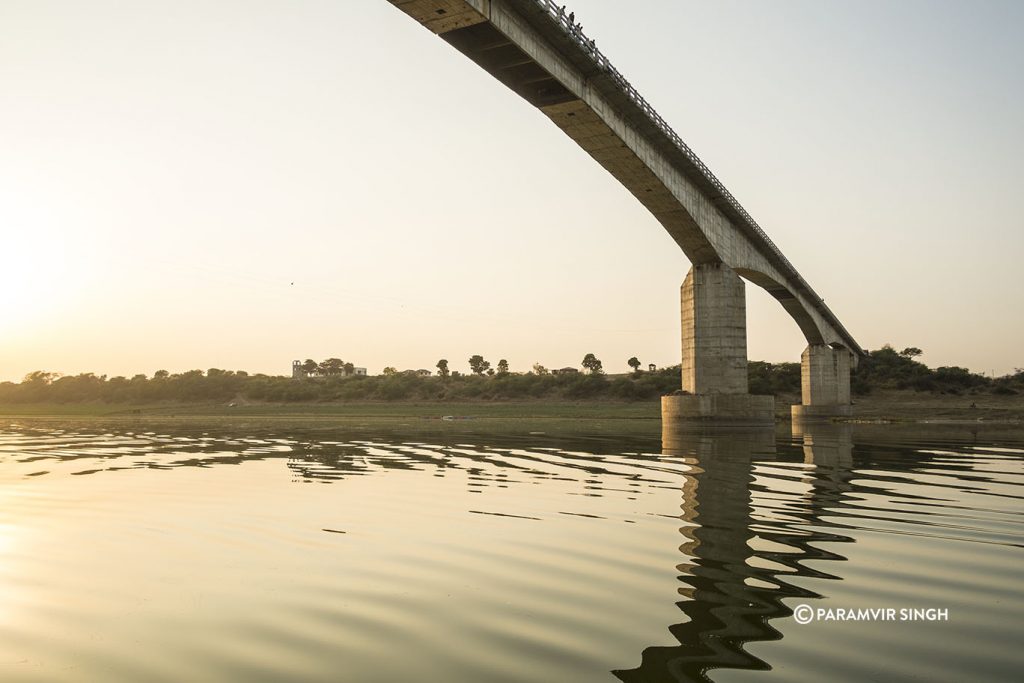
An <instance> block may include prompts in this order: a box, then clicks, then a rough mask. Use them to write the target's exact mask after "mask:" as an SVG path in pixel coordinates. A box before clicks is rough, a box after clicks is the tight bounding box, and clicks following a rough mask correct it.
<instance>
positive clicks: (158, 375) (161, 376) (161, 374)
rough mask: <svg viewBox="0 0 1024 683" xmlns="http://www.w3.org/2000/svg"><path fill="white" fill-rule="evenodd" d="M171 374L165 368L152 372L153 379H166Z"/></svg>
mask: <svg viewBox="0 0 1024 683" xmlns="http://www.w3.org/2000/svg"><path fill="white" fill-rule="evenodd" d="M170 376H171V373H169V372H167V371H166V370H157V371H156V372H154V373H153V379H167V378H168V377H170Z"/></svg>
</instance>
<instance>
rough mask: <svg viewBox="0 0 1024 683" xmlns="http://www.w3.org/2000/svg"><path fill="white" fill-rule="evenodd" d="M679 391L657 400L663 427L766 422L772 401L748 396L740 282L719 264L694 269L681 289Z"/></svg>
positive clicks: (744, 311)
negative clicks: (671, 424) (680, 388)
mask: <svg viewBox="0 0 1024 683" xmlns="http://www.w3.org/2000/svg"><path fill="white" fill-rule="evenodd" d="M680 302H681V304H682V330H683V335H682V342H683V362H682V383H683V389H682V391H681V392H678V393H677V394H675V395H672V396H663V397H662V399H661V418H662V420H663V421H665V422H689V421H695V420H696V421H701V422H722V423H742V424H762V423H771V422H772V421H773V420H774V413H775V400H774V398H772V397H771V396H751V395H750V394H748V393H747V306H746V291H745V286H744V284H743V280H741V279H740V277H739V276H738V275H737V274H736V273H735V272H733V270H732V269H731V268H729V267H728V266H725V265H722V264H705V265H697V266H693V267H692V268H690V272H689V273H688V274H687V276H686V280H685V281H684V282H683V286H682V289H681V290H680Z"/></svg>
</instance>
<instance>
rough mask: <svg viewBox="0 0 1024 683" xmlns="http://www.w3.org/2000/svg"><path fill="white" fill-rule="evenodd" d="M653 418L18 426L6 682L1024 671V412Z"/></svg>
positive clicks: (0, 670) (3, 429)
mask: <svg viewBox="0 0 1024 683" xmlns="http://www.w3.org/2000/svg"><path fill="white" fill-rule="evenodd" d="M626 427H627V425H626V424H625V423H623V426H622V428H621V429H619V428H618V427H616V426H615V425H614V424H612V425H611V426H609V425H608V424H603V425H602V426H601V429H600V430H597V429H590V428H589V427H588V425H587V424H586V423H573V424H571V425H565V429H561V428H560V426H559V425H558V424H557V423H553V422H552V423H549V425H548V427H546V428H544V429H539V430H532V431H529V432H528V431H526V429H525V427H524V428H522V429H518V428H517V427H516V426H515V425H512V426H508V425H506V426H504V427H501V428H492V427H490V426H487V424H486V423H480V424H479V425H475V424H473V423H471V422H466V423H461V424H444V423H439V422H437V423H434V424H431V425H429V429H424V428H421V426H420V425H417V424H408V425H394V424H385V423H382V424H377V425H374V424H360V425H355V424H351V425H342V426H337V425H333V426H332V425H329V424H326V423H325V422H320V423H317V424H314V425H303V424H300V423H291V422H287V421H280V422H265V423H259V422H249V423H244V422H236V423H234V424H230V423H220V424H207V425H203V424H198V423H188V422H182V423H170V422H168V423H152V424H149V423H144V422H139V423H127V422H122V423H112V424H105V425H99V424H96V423H89V422H82V423H74V422H67V423H62V422H55V421H42V420H36V421H33V420H21V421H15V422H10V421H8V422H4V423H0V680H3V681H147V682H148V681H223V680H239V681H358V682H361V683H363V682H372V681H406V680H415V681H445V682H452V681H486V682H500V681H557V682H565V681H602V680H605V681H615V680H622V681H707V680H711V681H747V680H755V681H798V682H799V681H823V680H830V681H863V680H877V681H912V680H917V681H982V680H985V681H1017V680H1020V676H1021V671H1022V670H1024V648H1022V644H1024V625H1022V623H1024V622H1022V615H1024V592H1022V588H1024V563H1022V560H1024V504H1022V497H1024V435H1021V434H1020V433H1013V432H1010V431H999V430H995V431H992V430H980V431H979V429H977V428H976V429H968V428H966V427H950V428H945V429H940V428H938V427H934V428H927V429H918V430H913V431H908V430H905V429H899V428H895V427H888V428H887V427H874V428H868V427H864V428H857V429H853V428H851V427H848V426H837V425H831V426H822V427H817V428H805V429H803V430H801V429H794V430H792V431H791V429H790V428H789V427H786V428H785V429H784V431H782V432H779V431H774V432H773V431H768V432H758V431H746V432H737V433H704V434H692V433H678V434H676V433H666V434H661V433H659V432H658V431H657V430H658V427H657V426H653V427H652V426H650V425H646V426H645V425H640V426H637V425H628V428H626ZM868 610H875V611H874V612H868ZM889 610H891V611H889ZM808 615H809V616H810V622H809V623H800V622H802V621H807V618H808ZM851 615H852V618H851ZM798 617H800V618H799V619H798Z"/></svg>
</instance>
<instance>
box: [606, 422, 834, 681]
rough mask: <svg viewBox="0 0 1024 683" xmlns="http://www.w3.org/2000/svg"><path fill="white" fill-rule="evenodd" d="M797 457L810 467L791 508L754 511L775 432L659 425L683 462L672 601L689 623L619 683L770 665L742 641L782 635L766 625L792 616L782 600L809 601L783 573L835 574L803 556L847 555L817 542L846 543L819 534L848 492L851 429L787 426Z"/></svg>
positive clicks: (761, 504)
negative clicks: (760, 476)
mask: <svg viewBox="0 0 1024 683" xmlns="http://www.w3.org/2000/svg"><path fill="white" fill-rule="evenodd" d="M793 436H794V437H795V438H796V439H798V440H800V441H802V449H803V455H804V462H805V463H807V464H808V465H812V466H813V469H811V470H807V471H806V472H805V474H804V476H803V477H802V478H801V479H800V480H798V481H795V482H793V485H794V488H795V489H796V490H797V491H800V490H801V489H802V495H801V496H798V499H802V502H800V503H799V504H798V505H795V504H790V505H788V506H785V507H782V508H776V509H772V507H771V502H770V499H768V498H767V497H765V496H761V498H760V499H759V500H758V503H757V509H758V516H757V517H756V518H755V516H754V504H753V495H754V494H755V493H767V491H766V490H765V489H764V488H763V485H762V484H760V483H759V482H758V475H757V470H758V468H759V467H760V466H762V463H766V462H767V463H770V462H771V461H772V460H774V459H775V458H776V456H777V446H776V440H775V433H774V431H773V430H772V429H764V430H747V431H733V432H722V431H717V432H704V433H701V432H686V431H682V430H679V429H677V428H673V427H671V426H670V425H666V427H665V429H664V432H663V439H662V443H663V451H664V453H665V454H666V455H672V456H675V457H682V458H684V459H685V461H686V462H687V463H688V464H689V465H690V467H691V469H690V472H689V474H687V475H685V481H684V483H683V486H682V492H683V502H682V506H681V507H682V514H681V515H680V517H681V519H682V520H683V522H684V523H685V524H684V526H683V527H681V528H680V530H679V531H680V533H681V534H682V536H683V538H684V541H683V543H682V545H681V546H680V548H679V550H680V551H681V552H682V553H683V555H685V556H686V560H685V561H683V562H681V563H680V564H679V565H678V569H679V572H680V577H679V580H680V582H681V583H682V585H681V586H680V587H679V594H680V596H682V598H683V599H682V600H681V601H679V602H678V603H677V604H678V606H679V609H680V610H681V611H682V612H683V614H685V615H686V617H687V620H686V621H683V622H681V623H678V624H675V625H673V626H670V627H669V631H670V632H671V633H672V635H673V636H674V637H675V638H676V640H677V641H678V642H679V644H678V645H675V646H658V647H650V648H648V649H646V650H644V652H643V657H642V660H641V663H640V666H639V667H637V668H636V669H631V670H624V671H616V672H615V675H616V676H617V677H618V678H619V679H620V680H623V681H630V682H632V681H637V682H639V681H647V682H649V681H708V680H710V678H709V676H708V674H709V672H710V671H711V670H713V669H720V668H730V669H753V670H768V669H770V668H771V667H770V665H769V664H768V663H767V662H765V661H764V660H762V659H760V658H758V657H756V656H754V655H752V654H750V653H749V652H747V651H746V649H745V647H744V646H745V644H747V643H751V642H757V641H770V640H779V639H781V638H782V634H781V633H780V632H779V631H778V630H777V629H775V628H774V627H773V626H772V625H771V623H770V621H771V620H773V619H779V618H785V617H789V616H790V615H791V614H792V610H791V609H790V608H789V607H788V606H787V605H786V604H785V603H784V602H783V601H784V600H786V599H788V598H816V597H820V596H819V595H818V594H817V593H814V592H812V591H809V590H806V589H803V588H799V587H797V586H795V585H793V584H792V583H791V582H789V581H787V580H786V579H785V578H783V577H785V576H786V575H795V576H808V577H810V576H813V577H817V578H825V579H837V580H838V579H839V577H836V576H832V575H830V574H827V573H825V572H822V571H820V570H818V569H815V568H812V567H810V566H808V562H809V561H817V560H830V561H843V560H845V558H844V557H843V556H841V555H838V554H836V553H833V552H830V551H828V550H823V549H822V548H821V547H819V545H820V544H821V543H822V542H830V543H836V542H850V541H851V539H850V538H849V537H846V536H842V535H840V534H833V533H828V532H827V531H821V530H820V529H822V528H826V529H827V528H828V527H830V526H833V525H832V524H830V523H829V522H827V521H825V520H824V519H823V518H822V516H823V514H824V513H826V511H828V510H832V509H835V508H836V507H838V506H839V505H841V504H842V503H841V499H842V496H843V494H844V493H845V492H846V491H848V490H849V488H850V486H849V483H848V482H849V479H850V472H851V467H852V454H853V440H852V437H851V429H850V427H849V426H848V425H805V426H803V427H800V426H794V429H793Z"/></svg>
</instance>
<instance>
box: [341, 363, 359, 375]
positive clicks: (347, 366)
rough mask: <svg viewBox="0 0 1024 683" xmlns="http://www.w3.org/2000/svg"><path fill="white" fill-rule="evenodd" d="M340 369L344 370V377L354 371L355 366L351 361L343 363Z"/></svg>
mask: <svg viewBox="0 0 1024 683" xmlns="http://www.w3.org/2000/svg"><path fill="white" fill-rule="evenodd" d="M342 369H343V370H344V371H345V376H346V377H350V376H352V375H354V374H355V373H356V366H355V365H353V364H352V363H345V365H344V366H343V367H342Z"/></svg>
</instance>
